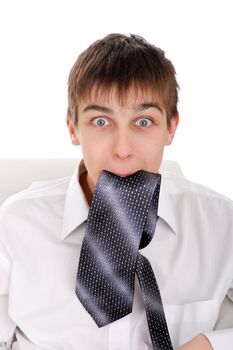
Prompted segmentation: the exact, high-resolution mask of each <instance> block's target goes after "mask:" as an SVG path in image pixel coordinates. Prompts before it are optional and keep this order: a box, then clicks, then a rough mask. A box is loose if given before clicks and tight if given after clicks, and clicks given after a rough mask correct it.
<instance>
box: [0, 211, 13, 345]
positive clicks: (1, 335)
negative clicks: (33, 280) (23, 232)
mask: <svg viewBox="0 0 233 350" xmlns="http://www.w3.org/2000/svg"><path fill="white" fill-rule="evenodd" d="M2 230H3V225H2V219H1V216H0V345H1V346H3V344H7V343H9V342H10V341H11V339H12V337H13V334H14V331H15V323H14V322H13V320H12V319H11V318H10V316H9V313H8V291H9V283H10V275H11V265H12V263H11V258H10V256H9V254H8V253H7V251H6V249H5V247H4V245H3V243H2V241H1V236H2V232H1V231H2ZM6 348H7V347H6ZM0 349H1V348H0ZM3 349H4V347H3Z"/></svg>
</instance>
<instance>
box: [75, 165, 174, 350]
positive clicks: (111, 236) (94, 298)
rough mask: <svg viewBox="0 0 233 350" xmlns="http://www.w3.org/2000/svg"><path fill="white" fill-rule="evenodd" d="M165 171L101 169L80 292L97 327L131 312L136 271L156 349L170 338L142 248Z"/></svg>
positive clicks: (83, 255)
mask: <svg viewBox="0 0 233 350" xmlns="http://www.w3.org/2000/svg"><path fill="white" fill-rule="evenodd" d="M160 182H161V176H160V175H159V174H153V173H149V172H146V171H143V170H140V171H138V172H136V173H134V174H133V175H129V176H127V177H120V176H117V175H115V174H112V173H110V172H108V171H103V173H102V175H101V176H100V178H99V180H98V183H97V185H96V189H95V193H94V195H93V199H92V203H91V207H90V210H89V214H88V218H87V230H86V234H85V237H84V240H83V244H82V248H81V253H80V260H79V266H78V275H77V284H76V294H77V296H78V298H79V300H80V301H81V303H82V304H83V306H84V307H85V309H86V310H87V311H88V312H89V314H90V315H91V317H92V318H93V319H94V321H95V322H96V324H97V325H98V326H99V327H102V326H105V325H107V324H109V323H111V322H113V321H116V320H118V319H120V318H122V317H124V316H126V315H128V314H129V313H130V312H132V306H133V295H134V282H135V273H136V274H137V277H138V280H139V284H140V287H141V290H142V295H143V299H144V304H145V310H146V315H147V321H148V327H149V332H150V336H151V341H152V344H153V348H154V349H156V350H162V349H165V350H171V349H173V347H172V343H171V340H170V336H169V331H168V328H167V323H166V319H165V315H164V310H163V304H162V300H161V296H160V292H159V287H158V285H157V282H156V279H155V276H154V273H153V270H152V267H151V265H150V263H149V261H148V260H147V259H146V258H145V257H144V256H143V255H142V254H140V253H139V249H141V248H144V247H145V246H147V245H148V244H149V243H150V241H151V239H152V237H153V235H154V232H155V226H156V222H157V209H158V199H159V191H160Z"/></svg>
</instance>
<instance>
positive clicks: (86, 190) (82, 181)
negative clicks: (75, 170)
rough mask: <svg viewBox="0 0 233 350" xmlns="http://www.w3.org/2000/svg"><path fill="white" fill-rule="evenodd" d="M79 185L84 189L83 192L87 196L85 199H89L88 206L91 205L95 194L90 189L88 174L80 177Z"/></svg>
mask: <svg viewBox="0 0 233 350" xmlns="http://www.w3.org/2000/svg"><path fill="white" fill-rule="evenodd" d="M79 183H80V185H81V187H82V189H83V192H84V194H85V197H86V199H87V202H88V204H89V205H91V201H92V196H93V193H92V192H91V190H90V187H89V185H88V182H87V172H85V173H83V174H82V175H81V176H80V179H79Z"/></svg>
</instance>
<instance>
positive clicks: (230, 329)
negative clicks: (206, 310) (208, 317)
mask: <svg viewBox="0 0 233 350" xmlns="http://www.w3.org/2000/svg"><path fill="white" fill-rule="evenodd" d="M232 287H233V283H232ZM232 296H233V288H230V289H229V292H228V294H227V296H226V297H225V299H224V302H223V304H222V307H221V310H220V315H219V320H218V321H219V323H218V322H217V329H215V330H214V331H212V332H206V333H203V334H205V336H206V337H207V338H208V339H209V342H210V344H211V345H212V347H213V349H214V350H232V346H233V298H232ZM222 327H224V328H223V329H220V328H222ZM218 328H219V329H218Z"/></svg>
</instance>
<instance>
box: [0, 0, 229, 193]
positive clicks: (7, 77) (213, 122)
mask: <svg viewBox="0 0 233 350" xmlns="http://www.w3.org/2000/svg"><path fill="white" fill-rule="evenodd" d="M231 4H232V1H231V0H229V1H226V0H221V1H214V0H212V1H208V0H196V1H187V0H183V1H182V0H171V1H168V0H159V1H157V0H154V1H152V0H148V1H147V0H144V1H141V0H140V1H136V0H134V1H130V0H124V1H121V0H117V1H111V0H108V1H107V0H98V1H82V2H81V1H78V0H76V1H74V0H15V1H14V0H6V1H4V0H0V45H1V46H0V47H1V49H0V158H51V157H52V158H63V157H64V158H66V157H67V158H75V157H78V158H79V157H80V156H81V153H80V149H79V147H74V146H72V145H71V142H70V140H69V135H68V131H67V129H66V123H65V115H66V106H67V92H66V87H67V76H68V73H69V70H70V68H71V66H72V64H73V63H74V61H75V59H76V58H77V55H78V54H79V53H80V52H81V51H83V50H84V49H86V47H87V46H88V45H89V44H90V43H92V42H93V41H94V40H96V39H99V38H101V37H103V36H104V35H106V34H108V33H111V32H121V33H134V34H139V35H141V36H144V37H145V38H146V39H147V40H148V41H150V42H152V43H153V44H155V45H156V46H159V47H161V48H162V49H163V50H165V52H166V55H167V57H168V58H169V59H171V60H172V61H173V63H174V65H175V68H176V71H177V78H178V82H179V85H180V88H181V91H180V103H179V111H180V119H181V121H180V125H179V129H178V131H177V134H176V138H175V140H174V143H173V145H172V146H170V147H168V148H167V150H166V152H165V158H166V159H174V160H177V161H178V162H179V163H180V164H181V166H182V169H183V171H184V173H185V175H186V176H187V177H188V178H190V179H192V180H194V181H196V182H200V183H202V184H204V185H206V186H208V187H211V188H213V189H215V190H217V191H219V192H222V193H223V194H225V195H227V196H228V197H230V198H233V185H232V182H233V181H232V180H233V167H232V150H233V137H232V134H233V130H232V128H233V123H232V119H233V115H232V101H233V98H232V95H233V88H232V85H233V10H232V9H231V6H232V5H231Z"/></svg>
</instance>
